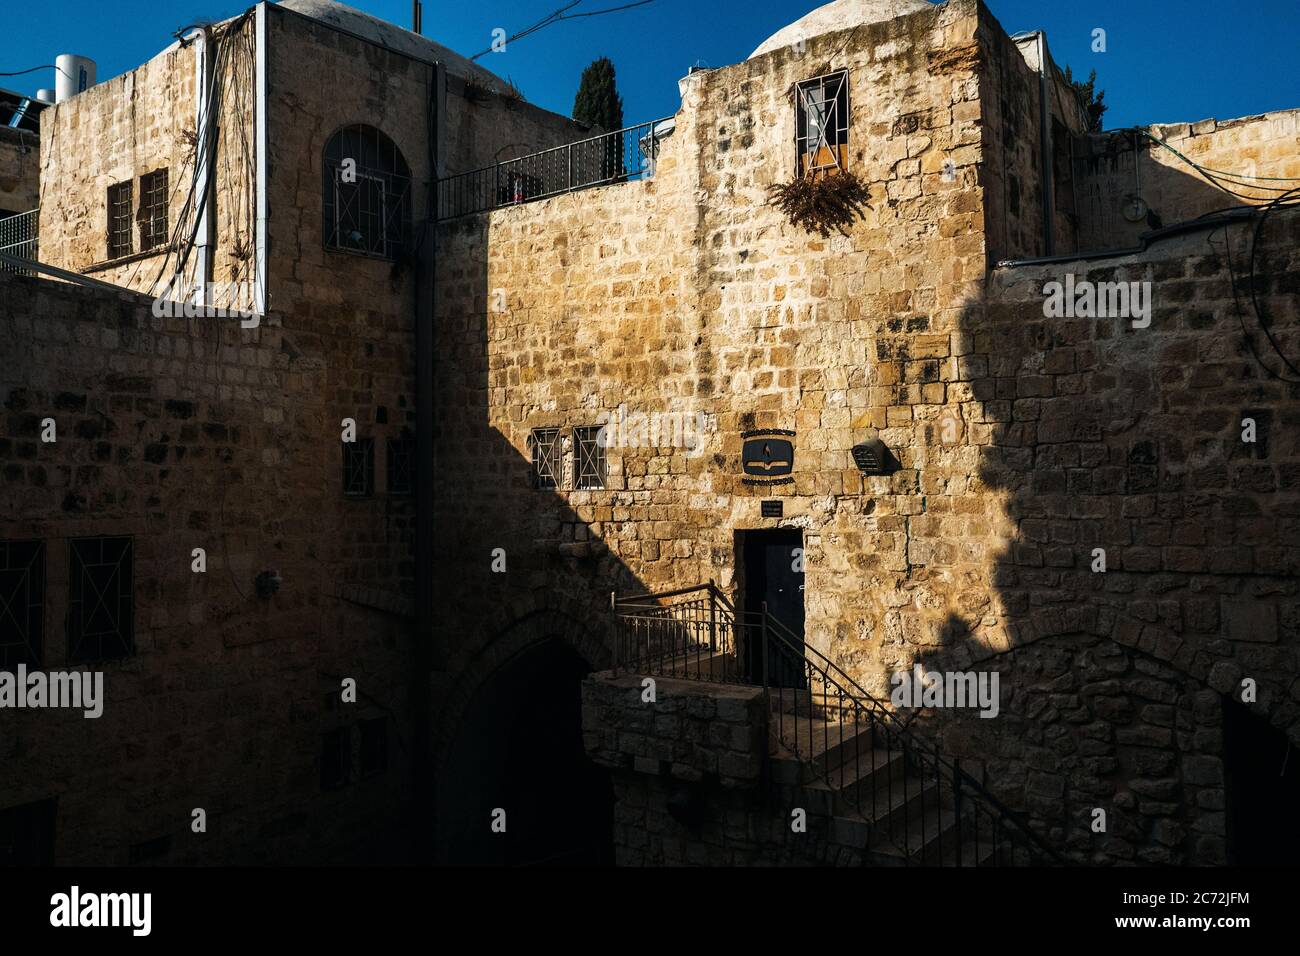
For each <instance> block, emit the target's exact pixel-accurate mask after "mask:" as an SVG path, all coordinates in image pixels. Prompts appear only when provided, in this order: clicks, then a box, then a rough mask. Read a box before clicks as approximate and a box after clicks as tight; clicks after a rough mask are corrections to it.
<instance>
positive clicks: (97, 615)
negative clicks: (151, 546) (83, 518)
mask: <svg viewBox="0 0 1300 956" xmlns="http://www.w3.org/2000/svg"><path fill="white" fill-rule="evenodd" d="M133 554H134V549H133V544H132V540H131V539H130V538H76V539H73V540H72V541H70V542H69V547H68V567H69V574H68V580H69V584H70V597H69V602H68V661H69V663H75V664H84V663H93V662H95V661H105V660H115V659H117V658H122V657H127V656H129V655H130V654H131V652H132V651H133V650H134V649H135V584H134V559H133Z"/></svg>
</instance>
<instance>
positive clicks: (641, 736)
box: [582, 671, 863, 866]
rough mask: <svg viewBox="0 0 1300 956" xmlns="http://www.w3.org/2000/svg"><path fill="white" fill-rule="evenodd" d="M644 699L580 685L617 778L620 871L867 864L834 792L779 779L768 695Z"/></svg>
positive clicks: (716, 693) (674, 692)
mask: <svg viewBox="0 0 1300 956" xmlns="http://www.w3.org/2000/svg"><path fill="white" fill-rule="evenodd" d="M646 693H647V691H646V689H645V688H644V687H643V686H642V678H640V677H636V676H631V675H618V674H616V673H611V672H609V671H605V672H600V673H596V674H593V675H592V676H591V677H589V678H588V679H587V680H586V681H584V682H583V685H582V719H583V737H584V740H585V742H586V747H587V752H588V754H589V755H590V756H591V758H592V760H594V761H595V762H596V763H597V764H598V765H600V766H602V767H605V768H607V769H608V770H609V771H610V773H611V776H612V779H613V784H614V796H615V800H616V804H615V810H614V820H615V822H614V850H615V860H616V862H617V864H618V865H620V866H684V865H690V866H817V865H836V864H838V865H854V864H860V863H861V862H862V851H863V847H862V846H861V845H854V843H853V839H852V835H851V834H850V833H848V832H845V831H843V830H842V829H841V827H842V826H843V822H840V823H838V824H837V822H836V821H835V819H834V818H833V816H832V814H831V808H830V801H829V800H828V799H827V798H828V797H829V791H826V790H825V789H820V790H819V789H816V788H809V787H806V786H804V785H801V784H796V783H791V782H789V781H785V782H781V781H780V780H778V779H777V776H779V775H774V774H773V772H772V770H771V767H770V764H769V760H768V745H767V734H768V726H767V725H768V720H767V714H766V708H767V706H768V704H767V699H766V696H765V694H764V692H763V691H762V689H761V688H757V687H734V686H725V685H717V684H701V683H698V682H695V681H687V680H669V679H659V680H657V681H656V682H655V687H654V693H655V699H654V700H653V701H647V700H646V699H645V694H646ZM796 809H798V810H803V811H804V816H803V817H802V819H801V820H800V821H799V824H798V826H799V829H796V828H795V817H794V816H793V811H794V810H796Z"/></svg>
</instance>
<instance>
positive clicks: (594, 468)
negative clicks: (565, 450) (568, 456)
mask: <svg viewBox="0 0 1300 956" xmlns="http://www.w3.org/2000/svg"><path fill="white" fill-rule="evenodd" d="M603 430H604V429H603V428H602V427H601V426H599V425H588V426H583V427H581V428H575V429H574V430H573V450H574V454H575V455H576V456H577V467H576V468H575V469H574V474H575V476H576V480H577V486H578V487H579V488H604V487H605V476H606V474H607V468H606V463H605V445H604V443H603V441H602V438H601V433H602V432H603Z"/></svg>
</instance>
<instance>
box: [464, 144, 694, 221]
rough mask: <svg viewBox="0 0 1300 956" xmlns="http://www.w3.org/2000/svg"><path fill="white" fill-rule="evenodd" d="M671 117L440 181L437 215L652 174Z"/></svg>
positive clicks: (481, 209) (467, 212)
mask: <svg viewBox="0 0 1300 956" xmlns="http://www.w3.org/2000/svg"><path fill="white" fill-rule="evenodd" d="M671 134H672V121H671V119H663V120H655V121H654V122H652V123H641V124H639V125H637V126H629V127H627V128H625V129H620V130H615V131H614V132H612V133H604V134H602V135H600V136H593V137H591V138H590V139H584V140H579V141H578V142H576V143H569V144H567V145H565V146H556V147H554V148H552V149H546V150H542V151H541V152H540V153H530V154H529V155H527V156H520V157H519V158H518V159H510V160H506V161H505V162H504V163H497V164H496V165H493V166H485V167H483V168H482V169H475V170H472V171H470V172H468V173H460V174H458V175H456V176H449V177H447V178H446V179H441V180H439V181H438V219H439V220H443V219H454V218H456V217H457V216H468V215H471V214H472V213H476V212H486V211H488V210H491V209H499V208H501V207H503V206H516V205H519V204H520V203H526V202H534V201H535V200H538V199H546V198H548V197H550V196H558V195H561V194H562V193H569V192H574V191H576V190H579V189H589V188H591V187H592V186H604V185H608V184H610V183H622V182H629V181H632V180H637V179H645V178H649V177H651V176H653V175H654V170H655V164H656V163H657V162H658V159H659V149H660V146H661V144H662V143H663V141H664V140H665V139H666V138H667V137H668V136H669V135H671Z"/></svg>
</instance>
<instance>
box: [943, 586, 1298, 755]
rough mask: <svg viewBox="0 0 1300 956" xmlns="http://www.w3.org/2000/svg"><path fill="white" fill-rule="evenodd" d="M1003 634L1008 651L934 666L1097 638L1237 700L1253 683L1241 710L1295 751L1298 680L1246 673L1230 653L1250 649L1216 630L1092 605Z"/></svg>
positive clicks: (968, 650)
mask: <svg viewBox="0 0 1300 956" xmlns="http://www.w3.org/2000/svg"><path fill="white" fill-rule="evenodd" d="M1006 631H1007V636H1008V644H1009V646H1007V647H1005V648H997V647H991V646H989V645H987V644H984V643H981V642H978V641H970V642H964V643H961V644H959V645H957V646H955V647H952V648H949V649H946V651H945V652H941V653H939V654H936V662H937V661H940V660H942V661H944V662H945V666H948V665H951V666H953V667H955V668H956V669H959V670H961V669H965V668H967V667H969V666H971V665H973V664H978V663H982V662H990V661H997V660H1000V659H1004V658H1006V657H1009V656H1012V655H1014V654H1015V652H1016V651H1017V650H1019V649H1021V648H1025V647H1031V646H1033V645H1034V644H1037V643H1038V642H1040V641H1043V640H1047V639H1055V638H1068V637H1070V636H1071V635H1076V634H1077V635H1088V636H1091V637H1100V638H1103V639H1105V640H1109V641H1112V642H1113V643H1115V644H1117V645H1118V646H1120V647H1123V648H1126V649H1129V650H1133V651H1136V652H1138V653H1139V654H1143V655H1145V656H1147V657H1150V658H1152V659H1153V660H1157V661H1160V662H1161V663H1163V664H1167V665H1168V666H1170V667H1171V668H1173V669H1174V670H1176V671H1178V672H1179V673H1181V674H1184V675H1185V676H1186V677H1187V678H1189V679H1190V680H1193V681H1196V682H1197V683H1198V684H1199V685H1200V686H1202V687H1205V688H1208V689H1211V690H1214V691H1217V692H1218V693H1220V694H1234V691H1235V692H1236V693H1235V695H1234V696H1236V698H1237V699H1238V700H1240V690H1241V681H1242V679H1243V678H1245V677H1251V678H1254V680H1255V684H1256V699H1255V701H1254V702H1253V703H1250V704H1247V705H1246V706H1247V707H1249V708H1250V710H1251V712H1252V713H1254V714H1255V715H1256V716H1259V717H1262V718H1264V719H1265V720H1267V721H1269V723H1270V724H1272V725H1273V726H1274V727H1276V728H1277V729H1278V730H1281V731H1282V732H1283V733H1285V734H1286V735H1287V736H1288V738H1289V739H1290V740H1291V741H1292V742H1293V743H1294V744H1296V745H1297V746H1300V677H1297V678H1294V679H1293V680H1292V681H1291V682H1290V684H1289V685H1288V684H1287V683H1286V682H1285V681H1284V680H1281V679H1278V678H1277V674H1276V672H1275V671H1273V670H1270V669H1266V668H1260V669H1258V671H1257V672H1255V673H1250V672H1249V671H1248V669H1247V668H1245V667H1243V665H1242V664H1241V662H1240V661H1238V660H1237V659H1236V658H1235V656H1234V654H1235V652H1236V651H1237V650H1239V649H1241V648H1242V647H1249V646H1251V645H1250V644H1248V643H1246V642H1241V641H1232V640H1229V639H1228V638H1227V636H1226V635H1225V634H1224V633H1222V631H1221V632H1220V633H1219V634H1217V635H1216V636H1214V637H1207V636H1205V635H1189V636H1186V637H1183V636H1179V635H1178V634H1177V633H1175V632H1174V631H1173V630H1171V629H1170V628H1168V627H1164V626H1161V625H1159V624H1152V623H1149V622H1145V621H1140V620H1137V619H1135V618H1132V617H1129V616H1126V615H1123V614H1119V613H1117V612H1116V610H1115V609H1114V608H1111V607H1105V606H1096V605H1087V606H1085V607H1083V608H1078V607H1073V608H1070V607H1061V608H1044V609H1041V610H1039V611H1038V612H1036V613H1034V614H1031V615H1026V616H1024V617H1022V618H1020V619H1018V620H1016V621H1014V622H1011V623H1008V624H1007V625H1006ZM1283 643H1284V642H1281V643H1280V644H1279V645H1278V646H1282V644H1283ZM1216 645H1217V646H1216ZM930 663H931V664H935V662H930Z"/></svg>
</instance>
